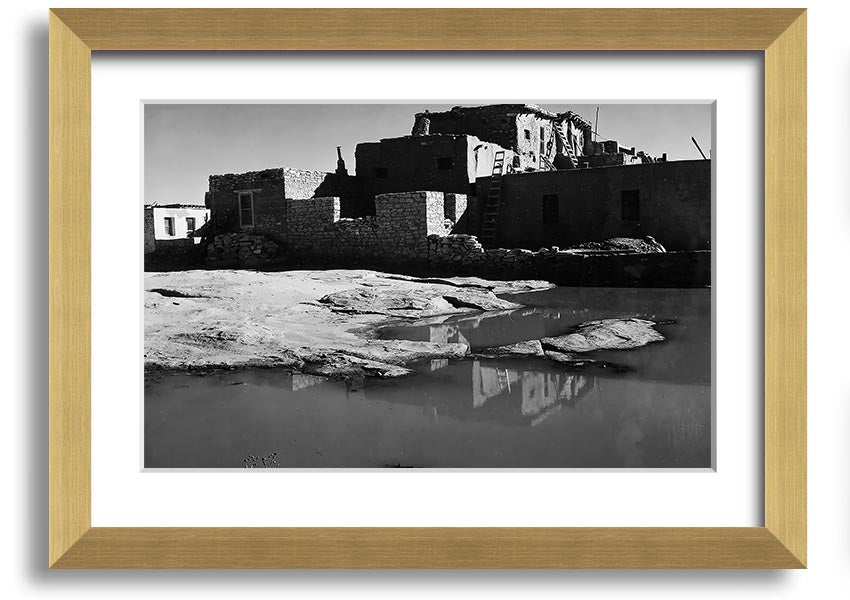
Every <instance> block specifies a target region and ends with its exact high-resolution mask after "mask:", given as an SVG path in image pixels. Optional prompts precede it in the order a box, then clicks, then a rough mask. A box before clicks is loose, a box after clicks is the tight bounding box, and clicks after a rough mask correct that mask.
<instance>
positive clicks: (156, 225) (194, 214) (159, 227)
mask: <svg viewBox="0 0 850 600" xmlns="http://www.w3.org/2000/svg"><path fill="white" fill-rule="evenodd" d="M209 212H210V211H208V210H207V209H205V208H164V207H161V206H155V207H154V208H153V231H154V238H155V239H157V240H182V239H185V238H186V236H187V234H188V233H189V230H188V227H187V222H186V218H187V217H188V218H193V219H195V230H196V231H197V230H198V229H200V228H201V226H202V225H203V224H204V223H206V222H207V220H208V219H209ZM166 218H172V219H174V233H173V234H169V233H168V231H167V228H166V226H165V219H166Z"/></svg>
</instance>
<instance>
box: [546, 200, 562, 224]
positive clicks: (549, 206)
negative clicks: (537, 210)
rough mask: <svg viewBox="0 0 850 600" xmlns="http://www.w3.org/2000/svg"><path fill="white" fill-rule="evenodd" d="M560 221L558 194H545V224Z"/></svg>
mask: <svg viewBox="0 0 850 600" xmlns="http://www.w3.org/2000/svg"><path fill="white" fill-rule="evenodd" d="M559 221H560V214H559V207H558V194H543V224H544V225H550V224H552V223H557V222H559Z"/></svg>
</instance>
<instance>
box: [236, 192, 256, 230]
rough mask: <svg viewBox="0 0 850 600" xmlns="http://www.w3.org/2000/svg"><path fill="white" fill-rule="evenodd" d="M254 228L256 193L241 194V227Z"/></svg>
mask: <svg viewBox="0 0 850 600" xmlns="http://www.w3.org/2000/svg"><path fill="white" fill-rule="evenodd" d="M253 226H254V192H239V227H253Z"/></svg>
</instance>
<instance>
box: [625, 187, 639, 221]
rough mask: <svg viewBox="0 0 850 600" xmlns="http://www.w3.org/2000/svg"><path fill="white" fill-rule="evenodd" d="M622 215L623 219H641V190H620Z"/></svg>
mask: <svg viewBox="0 0 850 600" xmlns="http://www.w3.org/2000/svg"><path fill="white" fill-rule="evenodd" d="M620 205H621V213H620V217H621V218H622V219H623V221H640V192H639V191H638V190H622V191H621V192H620Z"/></svg>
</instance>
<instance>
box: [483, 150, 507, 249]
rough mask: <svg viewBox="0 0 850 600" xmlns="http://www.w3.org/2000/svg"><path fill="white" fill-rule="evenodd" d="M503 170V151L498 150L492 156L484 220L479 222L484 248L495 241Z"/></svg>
mask: <svg viewBox="0 0 850 600" xmlns="http://www.w3.org/2000/svg"><path fill="white" fill-rule="evenodd" d="M504 172H505V151H504V150H498V151H497V152H496V155H495V156H494V157H493V170H492V172H491V173H490V189H489V190H487V203H486V204H485V205H484V221H483V223H482V224H481V235H480V240H479V241H480V242H481V245H482V246H484V247H485V248H489V247H492V245H493V244H494V242H495V241H496V226H497V224H498V222H499V208H500V206H501V204H502V175H503V174H504Z"/></svg>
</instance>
